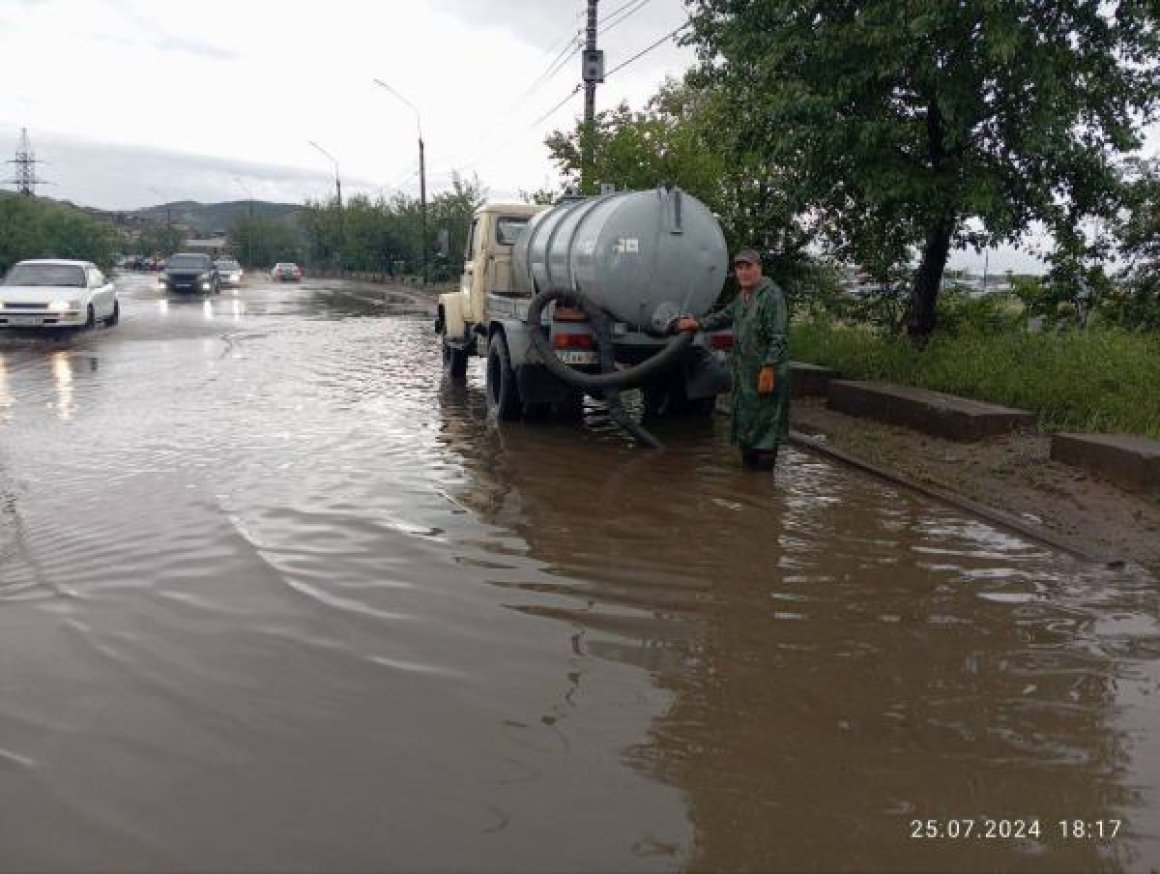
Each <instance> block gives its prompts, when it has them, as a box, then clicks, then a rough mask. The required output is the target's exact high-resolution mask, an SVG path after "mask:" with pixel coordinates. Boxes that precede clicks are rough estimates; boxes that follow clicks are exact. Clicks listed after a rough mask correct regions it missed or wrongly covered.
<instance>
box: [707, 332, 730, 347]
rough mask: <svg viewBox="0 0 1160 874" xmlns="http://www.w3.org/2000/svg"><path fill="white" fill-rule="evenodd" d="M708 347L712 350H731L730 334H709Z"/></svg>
mask: <svg viewBox="0 0 1160 874" xmlns="http://www.w3.org/2000/svg"><path fill="white" fill-rule="evenodd" d="M709 345H710V346H712V347H713V348H714V349H732V348H733V335H732V334H710V335H709Z"/></svg>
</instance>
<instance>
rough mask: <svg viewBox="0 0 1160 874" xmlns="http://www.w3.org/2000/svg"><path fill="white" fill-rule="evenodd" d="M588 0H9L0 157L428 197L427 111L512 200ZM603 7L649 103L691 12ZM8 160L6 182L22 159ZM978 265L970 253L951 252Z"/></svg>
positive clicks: (451, 161)
mask: <svg viewBox="0 0 1160 874" xmlns="http://www.w3.org/2000/svg"><path fill="white" fill-rule="evenodd" d="M585 9H586V2H585V0H328V2H325V3H296V2H293V0H287V2H274V0H194V2H188V0H185V2H178V0H148V2H146V0H0V82H2V83H3V86H2V87H0V155H2V156H4V159H5V160H11V157H12V156H13V155H14V154H15V151H16V148H17V144H18V141H19V137H20V131H21V128H26V129H27V130H28V134H29V136H30V138H31V144H32V148H33V150H34V152H35V154H36V157H37V158H38V159H40V161H41V162H42V163H40V164H39V165H38V172H39V174H40V176H41V177H42V178H43V179H45V180H47V181H48V182H49V183H51V184H48V185H45V186H43V187H42V188H41V189H40V191H41V193H43V194H45V195H48V196H51V197H56V198H60V199H65V200H72V201H74V202H76V203H80V204H84V205H88V206H96V207H101V208H105V209H136V208H138V207H141V206H146V205H151V204H157V203H162V202H166V201H177V200H197V201H201V202H206V203H210V202H219V201H227V200H241V199H244V198H246V197H247V196H251V195H252V196H253V197H255V198H259V199H263V200H274V201H285V202H292V203H295V202H302V201H304V200H306V199H307V198H315V199H320V198H325V197H328V196H329V195H330V194H332V193H333V191H334V178H335V169H336V168H335V163H337V170H338V174H339V176H340V177H341V179H342V184H343V193H344V196H345V195H350V194H353V193H355V192H364V193H368V194H371V195H379V194H385V195H390V194H392V193H393V192H396V191H403V192H405V193H407V194H409V195H412V196H417V195H418V191H419V174H418V143H417V122H418V121H420V120H421V122H422V131H423V136H424V141H425V143H426V154H427V181H428V191H429V193H435V192H438V191H440V190H443V189H445V188H446V187H447V186H448V184H449V180H450V176H451V172H452V171H453V170H458V171H459V172H461V173H462V174H464V175H466V176H471V175H472V174H477V175H478V178H479V180H480V182H481V183H482V185H483V186H484V187H485V189H486V190H487V192H488V194H489V196H490V198H491V199H493V200H496V199H510V198H514V197H516V196H517V195H518V192H520V191H521V190H528V191H530V190H534V189H538V188H543V187H554V186H555V183H556V181H557V179H558V177H557V174H556V172H555V169H554V167H553V166H552V164H551V162H550V161H549V160H548V156H547V150H546V148H545V147H544V145H543V141H544V138H545V136H546V135H547V134H548V133H550V132H551V131H552V130H556V129H571V128H572V126H573V125H574V123H575V120H576V119H577V118H578V117H579V116H580V115H581V114H582V112H583V95H582V93H574V89H575V88H576V86H577V84H578V82H579V77H580V60H579V56H578V54H574V53H573V50H574V49H576V48H578V46H579V41H580V39H581V38H582V30H583V27H584V12H585ZM599 12H600V22H601V24H600V26H601V30H602V32H601V33H600V36H599V44H600V47H601V48H603V49H604V51H605V53H606V54H605V69H606V70H609V71H611V70H613V68H615V67H617V66H619V65H622V64H623V65H625V66H624V68H623V69H622V70H619V71H617V72H615V73H612V74H611V75H610V76H609V77H608V79H607V81H606V82H605V83H604V84H602V85H600V86H599V88H598V90H597V109H598V110H599V109H605V108H608V107H610V106H613V105H615V104H617V103H619V102H620V101H622V100H623V101H627V102H628V103H629V105H630V106H632V107H633V108H634V109H639V108H641V107H643V105H644V103H645V101H646V100H647V99H648V98H649V97H650V96H651V95H653V94H654V93H655V92H656V91H657V89H658V88H659V87H660V85H661V84H662V83H663V81H664V79H665V77H666V76H674V77H679V76H680V75H681V74H682V73H683V72H684V71H685V70H686V69H687V68H688V67H689V66H690V65H691V64H692V63H693V52H692V50H691V49H687V48H680V47H678V46H676V45H675V44H674V43H673V41H672V40H668V41H665V42H664V43H662V44H661V45H660V46H659V47H657V48H655V49H653V50H651V51H648V52H647V53H645V54H644V55H643V56H642V57H640V58H638V59H636V60H633V57H634V56H635V55H637V54H638V53H639V52H641V51H643V50H645V49H647V48H648V47H649V46H650V45H652V44H653V43H654V42H656V41H657V40H658V39H660V38H662V37H664V36H665V35H666V34H669V33H670V32H672V31H673V30H675V29H676V28H678V27H680V26H681V25H682V24H683V23H684V22H685V21H686V17H687V15H686V10H685V7H684V3H683V2H682V0H600V3H599ZM570 55H571V56H570ZM556 62H561V63H556ZM549 73H550V75H547V74H549ZM376 78H377V79H381V80H383V81H384V82H386V83H388V84H389V85H390V86H391V88H393V89H394V90H395V91H397V92H398V93H399V94H401V95H402V96H403V97H404V98H406V100H407V101H409V102H410V103H411V104H412V105H413V106H414V107H416V108H417V110H418V115H417V114H416V111H415V110H413V109H412V108H410V107H409V106H408V105H407V104H406V103H404V102H403V101H401V100H399V99H398V98H396V97H395V96H394V95H393V94H392V93H391V92H390V91H388V90H386V89H384V88H382V87H379V86H378V85H376V84H375V83H374V79H376ZM569 95H571V97H569ZM311 141H313V142H315V143H317V145H318V147H320V149H321V151H320V149H319V148H316V147H315V146H312V145H311V144H310V143H311ZM1155 145H1156V138H1153V140H1152V143H1151V146H1152V149H1153V151H1155ZM323 152H325V153H326V154H324V153H323ZM328 155H329V156H330V157H328ZM332 159H333V160H332ZM3 169H4V170H5V175H4V177H3V179H4V180H8V179H11V178H12V175H13V173H12V171H13V167H12V165H11V164H8V163H6V164H5V165H4V168H3ZM5 187H7V188H9V189H11V188H12V187H13V186H12V185H11V184H9V185H6V186H5ZM983 264H984V256H983V255H982V254H979V255H975V254H973V253H956V254H955V255H954V256H953V258H952V262H951V266H952V267H959V268H962V267H966V268H969V269H973V270H977V271H981V270H982V268H983ZM1039 264H1040V262H1039V261H1037V260H1036V259H1035V258H1033V257H1030V256H1028V255H1025V254H1021V253H1016V252H1013V251H1012V250H1010V249H1003V250H999V251H997V252H994V251H993V252H992V253H991V255H990V258H989V267H990V269H991V270H993V271H994V270H998V271H1002V270H1004V269H1008V268H1011V269H1016V270H1027V269H1035V268H1036V267H1037V266H1038V265H1039Z"/></svg>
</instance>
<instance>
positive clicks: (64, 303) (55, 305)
mask: <svg viewBox="0 0 1160 874" xmlns="http://www.w3.org/2000/svg"><path fill="white" fill-rule="evenodd" d="M48 308H49V309H50V310H52V311H53V312H54V313H63V312H65V311H66V310H79V309H80V308H81V305H80V302H79V301H71V300H53V301H49V302H48Z"/></svg>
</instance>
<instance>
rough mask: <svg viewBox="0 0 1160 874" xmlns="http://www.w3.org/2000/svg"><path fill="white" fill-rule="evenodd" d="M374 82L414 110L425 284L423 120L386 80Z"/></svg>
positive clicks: (425, 194)
mask: <svg viewBox="0 0 1160 874" xmlns="http://www.w3.org/2000/svg"><path fill="white" fill-rule="evenodd" d="M374 83H375V84H376V85H378V86H380V87H381V88H386V89H387V90H388V91H390V92H391V94H393V95H394V96H395V97H396V98H397V99H399V100H401V101H402V102H403V103H405V104H407V106H409V107H411V109H412V110H414V112H415V127H416V128H417V129H418V131H419V204H420V214H421V215H422V222H423V239H422V247H421V248H422V250H423V284H424V285H426V284H427V165H426V163H425V162H424V158H423V121H422V119H421V118H420V117H419V110H418V108H417V107H416V106H415V104H414V103H412V102H411V101H410V100H408V99H407V98H406V97H404V96H403V95H402V94H400V93H399V92H398V91H396V90H395V89H394V88H392V87H391V86H390V85H388V84H387V83H386V82H384V81H383V80H382V79H375V80H374Z"/></svg>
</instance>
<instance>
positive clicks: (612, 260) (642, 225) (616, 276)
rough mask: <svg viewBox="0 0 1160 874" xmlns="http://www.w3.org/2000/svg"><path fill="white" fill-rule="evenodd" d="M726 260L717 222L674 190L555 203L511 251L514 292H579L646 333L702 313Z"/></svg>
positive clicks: (718, 287)
mask: <svg viewBox="0 0 1160 874" xmlns="http://www.w3.org/2000/svg"><path fill="white" fill-rule="evenodd" d="M727 263H728V253H727V251H726V249H725V236H724V235H723V234H722V233H721V227H720V225H719V224H718V223H717V219H716V218H714V217H713V214H712V213H711V212H710V211H709V209H708V207H706V206H705V205H704V204H703V203H701V202H700V201H699V200H697V199H696V198H695V197H692V196H691V195H688V194H685V193H684V192H682V191H681V190H680V189H679V188H672V189H665V188H658V189H656V190H655V191H626V192H617V193H615V194H604V195H600V196H597V197H588V198H584V199H582V200H576V201H572V202H565V203H561V204H560V205H558V206H555V207H553V208H552V209H550V210H547V211H545V212H542V213H539V214H538V215H536V216H534V217H533V218H532V220H531V221H530V222H529V223H528V227H527V228H526V229H525V230H524V232H523V233H522V234H521V235H520V238H519V240H518V241H517V242H516V244H515V247H514V248H513V250H512V273H513V285H514V287H515V290H516V291H517V292H522V293H525V294H530V293H534V292H537V291H578V292H580V293H581V294H584V295H585V296H587V297H588V298H589V299H590V300H591V301H593V302H594V303H595V304H596V305H597V306H599V307H601V308H602V309H604V310H605V311H607V312H608V313H610V314H611V315H612V317H613V318H614V319H616V320H617V321H621V322H626V323H628V324H630V325H633V326H636V327H638V328H641V329H644V330H648V329H652V330H660V329H662V328H663V327H664V325H665V324H666V323H667V322H668V320H669V319H670V318H671V317H672V316H674V315H677V314H680V313H691V314H693V315H696V316H700V315H703V314H704V313H706V312H708V310H709V309H710V308H711V307H712V306H713V302H714V301H715V300H716V299H717V296H718V295H719V294H720V293H721V287H722V284H723V283H724V281H725V272H726V269H727Z"/></svg>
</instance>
